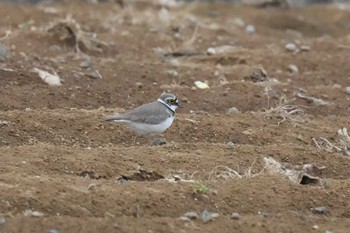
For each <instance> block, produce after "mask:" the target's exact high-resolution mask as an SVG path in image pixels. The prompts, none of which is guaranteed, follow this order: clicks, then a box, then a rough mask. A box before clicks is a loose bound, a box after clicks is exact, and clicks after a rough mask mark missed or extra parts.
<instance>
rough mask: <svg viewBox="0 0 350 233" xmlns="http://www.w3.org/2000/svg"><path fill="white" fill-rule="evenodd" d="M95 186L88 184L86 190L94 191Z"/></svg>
mask: <svg viewBox="0 0 350 233" xmlns="http://www.w3.org/2000/svg"><path fill="white" fill-rule="evenodd" d="M96 186H97V185H96V184H94V183H92V184H89V186H88V190H95V189H96Z"/></svg>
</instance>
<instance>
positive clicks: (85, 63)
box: [79, 59, 92, 69]
mask: <svg viewBox="0 0 350 233" xmlns="http://www.w3.org/2000/svg"><path fill="white" fill-rule="evenodd" d="M79 66H80V67H81V68H85V69H86V68H89V67H91V66H92V63H91V60H90V59H87V60H84V61H82V62H80V64H79Z"/></svg>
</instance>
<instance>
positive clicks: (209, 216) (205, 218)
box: [202, 210, 219, 222]
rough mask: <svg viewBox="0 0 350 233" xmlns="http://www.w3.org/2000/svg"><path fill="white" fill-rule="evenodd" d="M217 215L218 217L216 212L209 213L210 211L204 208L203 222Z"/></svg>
mask: <svg viewBox="0 0 350 233" xmlns="http://www.w3.org/2000/svg"><path fill="white" fill-rule="evenodd" d="M217 217H219V214H218V213H211V212H208V211H207V210H204V211H203V213H202V221H203V222H209V221H211V220H213V219H215V218H217Z"/></svg>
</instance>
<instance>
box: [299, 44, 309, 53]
mask: <svg viewBox="0 0 350 233" xmlns="http://www.w3.org/2000/svg"><path fill="white" fill-rule="evenodd" d="M310 49H311V48H310V46H308V45H302V46H300V50H301V51H304V52H306V51H310Z"/></svg>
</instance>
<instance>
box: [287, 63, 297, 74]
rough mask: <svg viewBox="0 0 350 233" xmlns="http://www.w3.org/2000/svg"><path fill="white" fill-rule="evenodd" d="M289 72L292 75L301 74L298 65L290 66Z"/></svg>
mask: <svg viewBox="0 0 350 233" xmlns="http://www.w3.org/2000/svg"><path fill="white" fill-rule="evenodd" d="M288 71H289V72H291V73H292V74H296V73H299V69H298V67H297V66H296V65H293V64H290V65H289V66H288Z"/></svg>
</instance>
